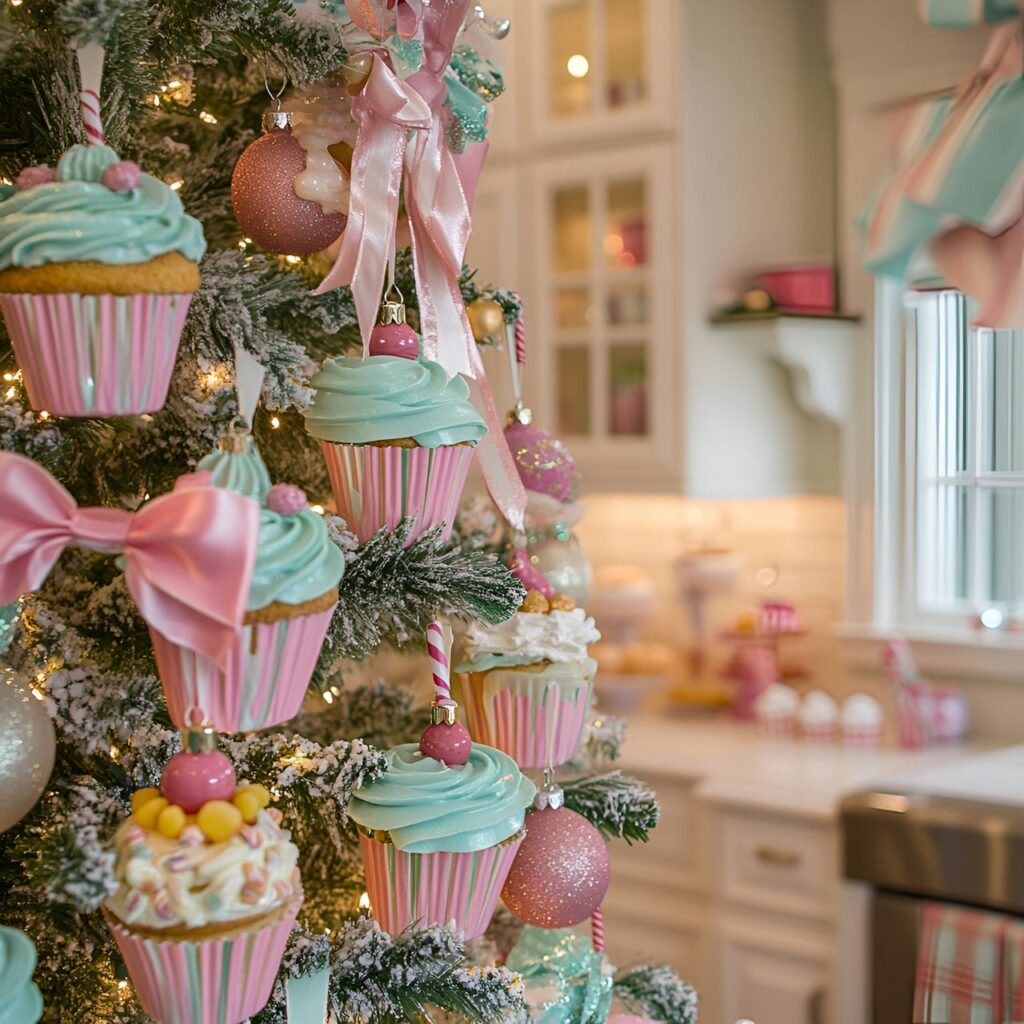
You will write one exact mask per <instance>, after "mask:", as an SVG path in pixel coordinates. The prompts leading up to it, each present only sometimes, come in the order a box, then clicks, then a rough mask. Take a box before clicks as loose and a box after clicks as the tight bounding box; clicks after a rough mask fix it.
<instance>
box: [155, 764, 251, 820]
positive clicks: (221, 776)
mask: <svg viewBox="0 0 1024 1024" xmlns="http://www.w3.org/2000/svg"><path fill="white" fill-rule="evenodd" d="M160 792H161V793H162V794H163V796H165V797H166V798H167V799H168V800H169V801H170V802H171V803H172V804H177V805H178V806H179V807H180V808H181V809H182V810H183V811H184V812H185V813H186V814H195V813H196V811H198V810H199V808H200V807H202V806H203V804H205V803H206V801H207V800H227V801H228V802H230V801H231V798H232V797H233V796H234V795H235V769H234V766H233V765H232V764H231V762H230V761H229V760H228V759H227V757H225V755H224V754H222V753H221V752H220V751H219V750H209V751H201V752H199V753H195V754H193V753H188V752H186V751H182V752H181V753H180V754H175V755H174V757H172V758H171V759H170V761H168V762H167V766H166V767H165V768H164V771H163V775H161V776H160Z"/></svg>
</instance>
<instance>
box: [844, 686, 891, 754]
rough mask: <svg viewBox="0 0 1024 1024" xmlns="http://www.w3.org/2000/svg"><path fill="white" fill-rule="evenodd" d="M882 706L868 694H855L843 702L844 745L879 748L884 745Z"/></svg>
mask: <svg viewBox="0 0 1024 1024" xmlns="http://www.w3.org/2000/svg"><path fill="white" fill-rule="evenodd" d="M882 720H883V715H882V705H881V704H879V703H878V701H877V700H875V698H874V697H871V696H869V695H868V694H866V693H855V694H853V695H852V696H850V697H847V698H846V700H845V701H843V708H842V713H841V715H840V722H841V725H842V730H843V743H845V744H846V745H847V746H850V747H879V746H881V744H882Z"/></svg>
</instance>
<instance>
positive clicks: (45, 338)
mask: <svg viewBox="0 0 1024 1024" xmlns="http://www.w3.org/2000/svg"><path fill="white" fill-rule="evenodd" d="M191 301H192V296H191V295H190V294H181V295H149V294H138V295H78V294H75V293H71V292H66V293H61V294H57V295H29V294H14V293H8V294H4V295H0V309H2V310H3V313H4V317H5V318H6V320H7V327H8V329H9V331H10V333H11V344H12V345H13V347H14V355H15V357H16V358H17V360H18V365H19V366H20V367H21V372H22V376H23V377H24V380H25V390H26V391H27V392H28V397H29V401H30V402H31V403H32V406H33V408H35V409H41V410H42V409H45V410H46V411H47V412H51V413H53V414H54V415H57V416H130V415H136V414H138V413H143V412H157V411H159V410H160V409H162V408H163V404H164V401H165V400H166V398H167V389H168V387H169V386H170V383H171V374H172V373H173V371H174V360H175V358H176V357H177V354H178V341H179V339H180V338H181V332H182V329H183V328H184V326H185V317H186V316H187V314H188V307H189V304H190V303H191Z"/></svg>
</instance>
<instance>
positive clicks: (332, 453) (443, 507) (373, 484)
mask: <svg viewBox="0 0 1024 1024" xmlns="http://www.w3.org/2000/svg"><path fill="white" fill-rule="evenodd" d="M320 447H321V448H322V449H323V453H324V460H325V461H326V462H327V473H328V475H329V476H330V478H331V490H332V491H333V493H334V501H335V504H336V505H337V506H338V515H340V516H344V517H345V520H346V521H347V523H348V527H349V529H350V530H351V531H352V532H353V533H354V534H355V535H356V536H357V537H358V538H359V540H360V541H367V540H369V539H370V538H371V537H372V536H373V535H374V534H375V533H376V532H377V531H378V530H379V529H380V528H381V527H382V526H386V527H388V529H391V530H393V529H394V528H395V527H396V526H398V524H399V523H400V522H401V521H402V520H403V519H404V518H405V517H406V516H414V517H415V519H416V523H415V526H414V528H413V531H412V535H411V536H410V538H409V543H410V544H411V543H412V542H413V541H414V540H415V539H416V538H417V537H419V536H421V535H422V534H424V533H426V532H427V531H428V530H430V529H432V528H433V527H435V526H443V527H444V530H443V537H444V539H447V538H448V537H449V536H450V534H451V532H452V523H453V522H454V521H455V513H456V512H457V511H458V508H459V501H460V499H461V498H462V489H463V487H465V485H466V477H467V475H468V474H469V466H470V463H471V462H472V461H473V449H472V448H471V447H469V446H468V445H442V446H441V447H440V448H397V447H393V446H392V447H383V448H378V447H376V446H374V445H352V444H335V443H333V442H331V441H321V442H320Z"/></svg>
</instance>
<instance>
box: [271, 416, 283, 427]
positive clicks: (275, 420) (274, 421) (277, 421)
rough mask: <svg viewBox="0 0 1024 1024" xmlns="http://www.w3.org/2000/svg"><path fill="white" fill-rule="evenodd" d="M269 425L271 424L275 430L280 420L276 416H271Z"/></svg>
mask: <svg viewBox="0 0 1024 1024" xmlns="http://www.w3.org/2000/svg"><path fill="white" fill-rule="evenodd" d="M270 425H271V426H272V427H273V428H274V429H275V430H277V428H278V427H279V426H281V421H280V420H279V419H278V418H277V417H276V416H271V417H270Z"/></svg>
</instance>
